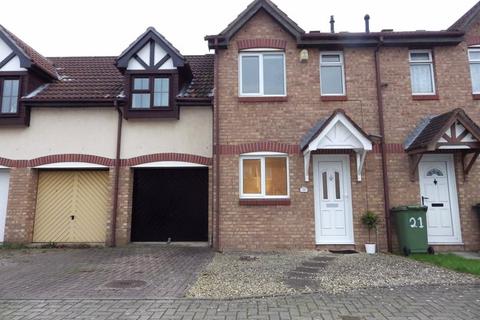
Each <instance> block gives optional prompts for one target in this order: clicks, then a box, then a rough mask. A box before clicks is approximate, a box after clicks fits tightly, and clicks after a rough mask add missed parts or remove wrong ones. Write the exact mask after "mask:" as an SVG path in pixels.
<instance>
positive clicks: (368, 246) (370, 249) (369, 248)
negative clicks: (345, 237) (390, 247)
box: [365, 243, 377, 254]
mask: <svg viewBox="0 0 480 320" xmlns="http://www.w3.org/2000/svg"><path fill="white" fill-rule="evenodd" d="M376 251H377V250H376V245H375V243H365V252H367V253H368V254H375V252H376Z"/></svg>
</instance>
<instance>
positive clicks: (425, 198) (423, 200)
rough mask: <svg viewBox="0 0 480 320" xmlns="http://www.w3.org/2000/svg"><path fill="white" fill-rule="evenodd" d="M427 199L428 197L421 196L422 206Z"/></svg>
mask: <svg viewBox="0 0 480 320" xmlns="http://www.w3.org/2000/svg"><path fill="white" fill-rule="evenodd" d="M427 199H429V198H428V197H424V196H422V206H424V205H425V200H427Z"/></svg>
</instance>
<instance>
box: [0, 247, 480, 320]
mask: <svg viewBox="0 0 480 320" xmlns="http://www.w3.org/2000/svg"><path fill="white" fill-rule="evenodd" d="M43 251H44V250H41V249H40V250H30V251H28V252H29V253H28V254H24V253H21V252H19V251H12V252H10V253H7V252H6V251H5V252H2V251H0V319H1V320H17V319H18V320H19V319H51V320H61V319H83V320H85V319H92V320H93V319H95V320H96V319H99V320H102V319H135V320H147V319H185V320H187V319H192V320H195V319H198V320H203V319H224V320H228V319H232V320H233V319H266V320H283V319H299V320H300V319H340V320H366V319H396V320H400V319H404V320H414V319H415V320H419V319H438V320H440V319H445V320H447V319H448V320H450V319H462V320H466V319H480V285H478V284H476V285H475V284H472V285H449V286H423V287H399V288H377V289H364V290H357V291H352V292H349V293H346V294H337V295H335V294H324V293H313V294H303V295H296V296H285V297H283V296H280V297H267V298H249V299H234V300H211V299H204V300H202V299H185V298H181V297H182V296H183V295H184V292H185V291H186V289H187V288H188V287H189V285H190V284H192V283H193V281H194V280H195V278H196V277H197V275H198V274H199V273H200V272H201V270H202V269H203V267H204V266H205V265H206V264H207V263H208V262H209V261H210V260H211V259H212V257H213V253H212V252H211V251H210V250H209V249H207V248H189V247H170V246H150V247H149V246H146V247H136V246H131V247H127V248H115V249H110V248H104V249H84V250H80V249H76V250H72V249H70V250H45V252H43Z"/></svg>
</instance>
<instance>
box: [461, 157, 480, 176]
mask: <svg viewBox="0 0 480 320" xmlns="http://www.w3.org/2000/svg"><path fill="white" fill-rule="evenodd" d="M479 155H480V151H475V153H474V154H473V155H472V157H471V158H470V160H469V161H466V160H467V153H466V152H465V153H462V165H463V180H464V181H465V180H467V176H468V173H469V172H470V170H471V169H472V167H473V164H474V163H475V161H476V160H477V158H478V156H479Z"/></svg>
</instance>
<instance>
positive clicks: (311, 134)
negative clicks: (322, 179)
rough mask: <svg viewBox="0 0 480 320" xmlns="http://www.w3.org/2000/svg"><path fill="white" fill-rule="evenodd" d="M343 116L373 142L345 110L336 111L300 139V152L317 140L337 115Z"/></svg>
mask: <svg viewBox="0 0 480 320" xmlns="http://www.w3.org/2000/svg"><path fill="white" fill-rule="evenodd" d="M338 114H342V115H343V116H344V117H345V118H346V119H347V120H348V121H349V122H350V123H351V124H352V125H353V126H354V127H355V129H357V130H358V131H359V132H360V133H361V134H362V135H363V136H364V137H365V138H367V139H368V140H370V141H371V140H372V139H371V138H370V136H369V135H368V134H367V133H366V132H365V131H363V129H362V128H361V127H360V126H359V125H357V124H356V123H355V121H353V120H352V119H351V118H350V117H349V116H347V114H346V113H345V111H344V110H343V109H336V110H335V111H333V113H332V114H331V115H330V116H329V117H328V118H323V119H320V120H319V121H317V123H316V124H315V125H314V126H313V127H312V128H311V129H310V130H308V132H307V133H306V134H305V135H304V136H303V137H302V138H301V139H300V150H302V151H303V150H305V149H306V148H307V147H308V145H309V144H310V142H312V141H313V140H315V138H316V137H317V136H318V135H319V134H320V133H321V132H322V131H323V130H324V129H325V128H326V127H327V126H328V124H329V123H330V122H331V121H332V120H333V119H334V118H335V116H336V115H338Z"/></svg>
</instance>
